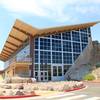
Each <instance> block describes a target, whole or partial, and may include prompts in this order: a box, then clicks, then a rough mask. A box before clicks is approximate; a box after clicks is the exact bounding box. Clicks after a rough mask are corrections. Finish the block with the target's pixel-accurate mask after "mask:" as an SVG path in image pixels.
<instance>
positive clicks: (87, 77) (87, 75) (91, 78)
mask: <svg viewBox="0 0 100 100" xmlns="http://www.w3.org/2000/svg"><path fill="white" fill-rule="evenodd" d="M83 79H84V80H88V81H92V80H94V79H95V77H94V75H92V74H86V75H85V76H84V77H83Z"/></svg>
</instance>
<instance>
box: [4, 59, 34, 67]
mask: <svg viewBox="0 0 100 100" xmlns="http://www.w3.org/2000/svg"><path fill="white" fill-rule="evenodd" d="M31 62H32V58H30V57H25V58H14V59H12V60H9V61H7V62H5V64H4V68H7V67H9V65H11V64H13V63H31Z"/></svg>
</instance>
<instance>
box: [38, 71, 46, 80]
mask: <svg viewBox="0 0 100 100" xmlns="http://www.w3.org/2000/svg"><path fill="white" fill-rule="evenodd" d="M40 81H44V82H45V81H48V71H40Z"/></svg>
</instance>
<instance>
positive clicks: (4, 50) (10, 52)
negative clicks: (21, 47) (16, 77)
mask: <svg viewBox="0 0 100 100" xmlns="http://www.w3.org/2000/svg"><path fill="white" fill-rule="evenodd" d="M3 50H4V51H6V52H9V53H13V52H11V51H9V50H6V49H3Z"/></svg>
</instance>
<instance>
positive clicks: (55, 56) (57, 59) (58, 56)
mask: <svg viewBox="0 0 100 100" xmlns="http://www.w3.org/2000/svg"><path fill="white" fill-rule="evenodd" d="M52 62H53V63H60V64H61V63H62V53H61V52H52Z"/></svg>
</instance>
